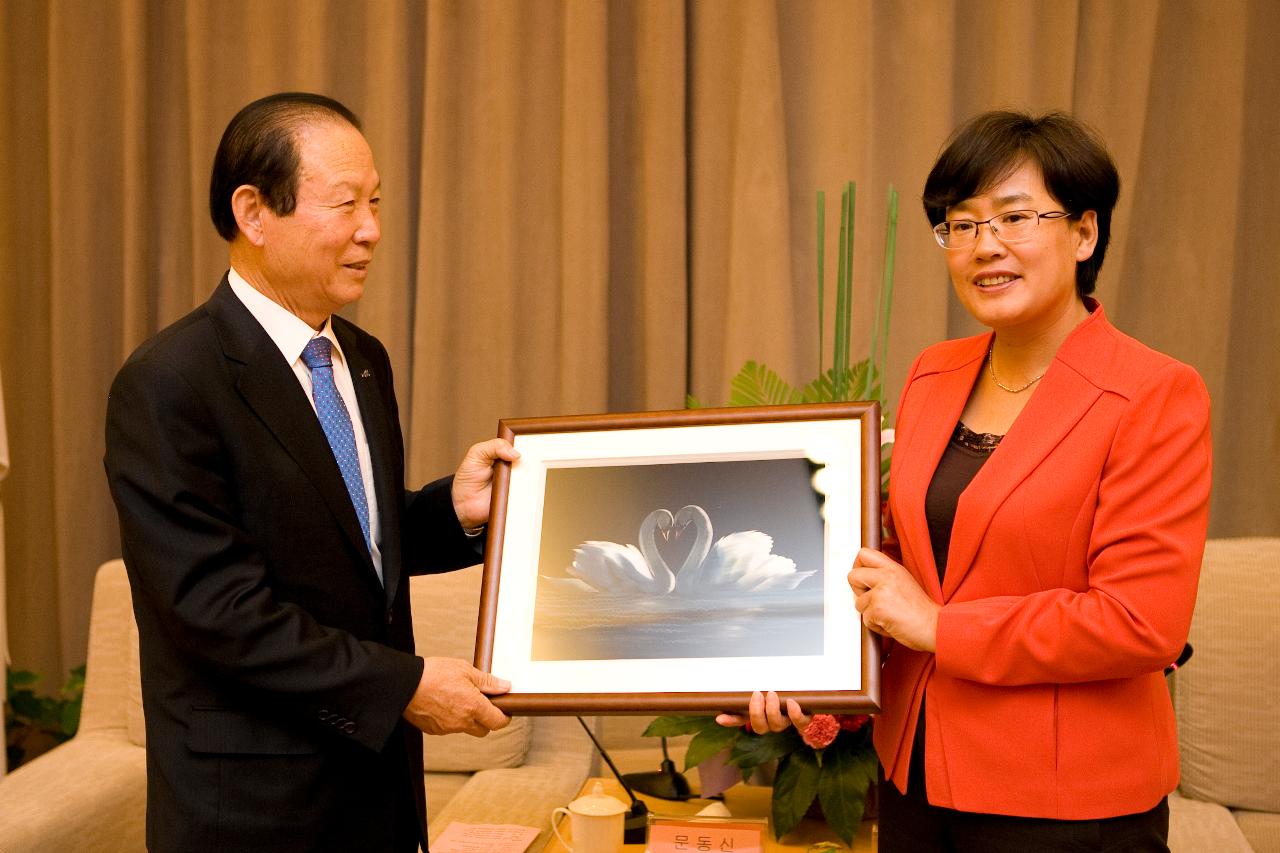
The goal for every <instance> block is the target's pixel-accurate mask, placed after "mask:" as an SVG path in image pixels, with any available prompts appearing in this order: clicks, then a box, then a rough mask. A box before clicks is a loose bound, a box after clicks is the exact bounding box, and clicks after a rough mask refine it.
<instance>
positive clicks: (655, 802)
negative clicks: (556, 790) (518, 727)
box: [544, 778, 877, 853]
mask: <svg viewBox="0 0 1280 853" xmlns="http://www.w3.org/2000/svg"><path fill="white" fill-rule="evenodd" d="M596 782H599V783H601V784H602V785H603V786H604V792H605V793H606V794H608V795H609V796H611V797H617V798H618V799H619V800H621V801H622V802H624V803H625V802H628V799H627V795H626V794H625V793H624V792H623V790H622V786H621V785H619V784H618V781H617V780H616V779H611V778H610V779H605V778H598V779H588V780H587V781H586V784H585V785H583V786H582V791H581V792H580V794H587V793H590V792H591V790H592V788H593V787H594V786H595V783H596ZM772 794H773V789H772V788H767V787H765V786H763V785H734V786H733V787H732V788H730V789H729V790H727V791H725V792H724V804H725V806H727V807H728V809H729V811H730V813H731V814H733V816H734V817H766V816H767V815H768V814H769V798H770V797H771V796H772ZM637 796H639V797H640V799H642V800H644V802H645V805H647V806H648V807H649V811H651V812H656V813H658V814H674V815H690V814H694V813H695V812H697V811H698V810H700V809H702V808H704V807H706V806H707V805H709V804H710V803H711V801H710V800H686V801H684V802H678V801H672V800H659V799H658V798H656V797H650V796H648V795H647V794H638V795H637ZM559 829H560V832H561V833H563V834H564V835H565V836H566V837H569V821H568V820H562V821H561V822H560V824H559ZM876 829H877V827H876V824H875V821H869V820H864V821H863V822H862V827H861V828H860V829H859V830H858V835H857V837H856V838H855V839H854V840H853V850H854V853H875V850H876ZM570 840H572V838H570ZM835 840H836V837H835V835H834V834H833V833H832V832H831V829H830V828H829V827H828V826H827V825H826V824H825V823H822V822H821V821H817V820H811V819H808V818H806V819H805V820H803V821H801V822H800V826H798V827H796V829H795V831H794V832H792V833H791V834H790V835H787V836H784V837H783V839H782V841H777V840H775V839H774V837H773V832H772V831H770V832H767V833H766V843H765V848H764V849H765V850H766V851H768V853H775V851H776V853H782V851H787V850H792V851H806V850H808V849H809V846H810V845H812V844H816V843H818V842H821V841H835ZM622 849H623V850H626V851H636V853H639V851H643V850H644V849H645V848H644V845H643V844H626V845H624V846H623V848H622ZM842 849H847V848H842ZM544 851H545V853H567V851H566V850H565V847H564V845H563V844H561V843H560V841H559V839H557V838H556V837H555V835H552V836H551V843H550V844H548V845H547V846H546V847H545V848H544ZM577 853H590V851H581V850H580V851H577Z"/></svg>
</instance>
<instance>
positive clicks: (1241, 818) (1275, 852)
mask: <svg viewBox="0 0 1280 853" xmlns="http://www.w3.org/2000/svg"><path fill="white" fill-rule="evenodd" d="M1232 814H1234V815H1235V818H1236V823H1238V824H1240V831H1241V832H1243V833H1244V837H1245V838H1246V839H1248V841H1249V846H1250V847H1252V848H1253V850H1254V853H1280V814H1276V813H1274V812H1251V811H1245V810H1241V811H1238V812H1233V813H1232Z"/></svg>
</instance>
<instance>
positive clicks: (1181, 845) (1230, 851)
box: [1169, 792, 1254, 853]
mask: <svg viewBox="0 0 1280 853" xmlns="http://www.w3.org/2000/svg"><path fill="white" fill-rule="evenodd" d="M1210 850H1212V851H1213V853H1254V851H1252V850H1250V849H1249V843H1248V842H1247V841H1246V840H1245V837H1244V834H1243V833H1242V832H1241V831H1240V827H1239V826H1237V825H1236V822H1235V819H1234V818H1233V817H1232V816H1231V812H1229V811H1227V809H1226V808H1225V807H1223V806H1220V805H1218V804H1217V803H1203V802H1201V801H1200V800H1189V799H1187V798H1186V797H1180V796H1178V794H1177V792H1174V793H1172V794H1170V795H1169V853H1207V851H1210Z"/></svg>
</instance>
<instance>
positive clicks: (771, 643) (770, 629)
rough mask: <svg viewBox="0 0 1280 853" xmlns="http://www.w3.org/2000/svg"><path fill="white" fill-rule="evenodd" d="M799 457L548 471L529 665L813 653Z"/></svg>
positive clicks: (808, 487) (812, 553) (815, 589)
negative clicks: (531, 660)
mask: <svg viewBox="0 0 1280 853" xmlns="http://www.w3.org/2000/svg"><path fill="white" fill-rule="evenodd" d="M816 470H817V469H816V466H815V465H814V463H812V462H811V461H810V460H808V459H806V458H790V459H786V458H784V459H764V460H745V461H715V462H691V463H661V464H626V465H604V466H593V467H565V468H550V469H548V470H547V473H546V486H545V505H544V512H543V515H542V518H543V526H542V531H541V539H540V542H541V544H540V549H539V551H540V552H539V555H538V579H537V586H536V604H535V607H534V613H535V616H534V622H533V637H532V641H533V642H532V650H531V651H532V659H533V660H540V661H558V660H621V659H653V658H658V659H665V658H716V657H722V658H723V657H741V656H756V657H758V656H782V655H812V654H821V653H822V643H823V625H822V614H823V579H822V570H823V558H824V522H823V518H822V495H820V494H819V493H818V492H817V491H816V490H815V489H814V488H813V486H812V482H813V475H814V474H815V473H816Z"/></svg>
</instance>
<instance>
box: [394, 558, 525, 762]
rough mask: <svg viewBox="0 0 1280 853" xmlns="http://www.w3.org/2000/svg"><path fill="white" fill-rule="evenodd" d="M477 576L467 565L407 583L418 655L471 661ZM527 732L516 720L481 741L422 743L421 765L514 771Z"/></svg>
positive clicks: (454, 738) (457, 737)
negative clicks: (511, 768) (509, 769)
mask: <svg viewBox="0 0 1280 853" xmlns="http://www.w3.org/2000/svg"><path fill="white" fill-rule="evenodd" d="M482 571H483V569H482V567H481V566H472V567H470V568H467V569H461V570H459V571H456V572H445V573H443V574H438V575H421V576H419V577H415V578H413V579H411V580H410V581H409V590H410V596H411V599H412V604H413V635H414V640H415V646H416V648H417V652H418V654H420V655H422V656H423V657H453V658H462V659H463V660H465V661H467V662H470V661H472V660H474V657H475V641H476V623H477V621H478V620H479V615H480V579H481V573H482ZM531 731H532V727H531V725H530V722H529V719H528V718H527V717H516V718H514V719H513V720H512V721H511V724H510V725H509V726H507V727H506V728H505V729H501V730H499V731H496V732H492V733H490V734H489V735H488V736H487V737H483V738H474V737H471V736H470V735H465V734H453V735H444V736H441V737H428V738H424V739H423V761H424V763H425V765H426V769H427V770H428V771H443V772H468V771H474V770H491V769H495V768H499V767H518V766H519V765H520V764H522V763H524V758H525V754H526V753H528V751H529V740H530V736H531Z"/></svg>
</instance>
